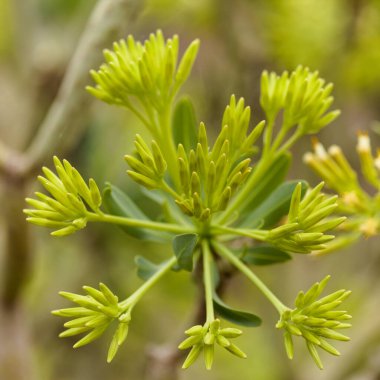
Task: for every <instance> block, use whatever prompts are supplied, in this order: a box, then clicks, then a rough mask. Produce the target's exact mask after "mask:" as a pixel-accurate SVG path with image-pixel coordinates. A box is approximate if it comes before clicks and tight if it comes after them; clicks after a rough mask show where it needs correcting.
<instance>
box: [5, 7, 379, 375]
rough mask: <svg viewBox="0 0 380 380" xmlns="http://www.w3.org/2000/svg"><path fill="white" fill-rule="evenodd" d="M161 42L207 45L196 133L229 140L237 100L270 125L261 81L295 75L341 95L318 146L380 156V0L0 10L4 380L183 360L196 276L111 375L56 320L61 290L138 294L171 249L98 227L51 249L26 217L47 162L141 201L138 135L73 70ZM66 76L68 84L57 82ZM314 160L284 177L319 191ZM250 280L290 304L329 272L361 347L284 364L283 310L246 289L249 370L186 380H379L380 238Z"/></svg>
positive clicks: (133, 336)
mask: <svg viewBox="0 0 380 380" xmlns="http://www.w3.org/2000/svg"><path fill="white" fill-rule="evenodd" d="M106 3H107V4H106ZM123 3H125V4H124V5H123ZM102 7H103V8H102ZM107 7H108V8H109V9H108V8H107ZM117 7H121V8H122V7H124V8H123V9H122V10H121V9H118V8H117ZM102 12H103V13H102ZM107 12H108V13H107ZM115 15H116V16H115ZM117 17H118V18H117ZM89 19H90V20H92V22H90V24H89V23H88V20H89ZM91 28H92V29H91ZM102 28H105V29H106V31H103V29H102ZM107 28H108V29H107ZM157 28H160V29H162V30H163V32H164V34H165V36H166V37H169V36H171V35H173V34H178V35H179V36H180V41H181V49H182V51H183V49H184V48H185V46H186V45H187V44H188V43H189V42H190V41H191V40H193V39H195V38H200V40H201V49H200V52H199V56H198V60H197V61H196V64H195V67H194V70H193V74H192V76H191V78H190V80H189V81H188V83H187V85H186V86H185V89H184V92H186V93H188V94H189V95H191V97H192V98H193V99H194V100H195V106H196V111H197V118H198V120H199V121H204V122H205V123H206V125H208V126H209V127H211V128H214V129H215V130H216V129H217V128H219V127H220V121H221V115H222V112H223V110H224V107H225V105H226V104H227V103H228V101H229V97H230V95H231V94H232V93H234V94H236V95H237V96H239V97H240V96H243V97H244V98H245V99H246V102H247V103H248V104H250V105H251V107H252V109H253V121H254V122H257V121H259V120H261V118H263V115H262V113H261V111H260V109H259V84H260V74H261V72H262V70H264V69H269V70H276V71H278V72H281V71H282V70H285V69H287V70H292V69H294V68H295V67H296V66H297V65H299V64H302V65H306V66H309V67H310V68H311V69H312V70H319V71H320V73H321V76H322V77H323V78H326V79H327V80H328V81H331V82H333V83H334V84H335V90H334V94H335V99H336V100H335V104H336V106H337V108H339V109H341V110H342V116H341V117H339V118H338V120H337V121H335V122H334V124H333V125H331V126H329V127H328V128H327V129H326V130H324V131H323V132H322V133H321V134H320V136H319V138H320V140H321V141H322V142H323V143H324V144H325V145H331V144H333V143H337V144H339V145H340V146H341V147H342V148H343V149H344V150H345V152H346V154H347V156H348V157H349V159H350V160H351V162H352V164H353V165H354V167H357V166H358V162H357V161H356V155H355V149H354V148H355V144H356V132H357V131H358V130H368V131H370V134H371V138H372V142H373V145H374V146H379V145H380V141H379V140H380V139H379V137H378V135H377V134H376V130H378V129H377V126H378V124H377V121H378V120H380V1H379V0H287V1H282V0H236V1H229V0H146V1H143V0H139V1H133V0H129V1H122V0H119V1H113V0H103V1H100V2H99V3H98V2H97V1H95V0H55V1H49V0H28V1H24V0H0V136H1V138H0V140H1V144H0V161H1V185H0V186H1V189H0V190H1V195H0V197H1V201H2V203H1V205H2V207H1V214H0V217H1V225H0V227H1V228H0V249H1V251H0V269H1V272H0V297H1V298H0V308H1V313H0V380H21V379H23V380H24V379H25V380H69V379H70V380H87V379H91V380H100V379H102V380H103V379H107V380H121V379H129V380H140V379H149V380H153V379H155V374H154V372H155V371H156V369H154V368H153V369H152V368H151V365H150V356H151V355H152V353H154V352H156V351H157V349H158V350H163V351H164V350H165V347H167V346H168V347H171V346H172V345H174V346H175V345H176V344H177V342H178V341H179V340H180V339H182V337H183V331H184V330H185V328H186V327H187V326H188V324H189V321H190V320H191V317H192V313H193V307H192V300H194V299H195V298H196V290H195V286H194V284H192V283H191V281H189V280H190V276H189V275H188V274H185V273H180V274H172V275H169V276H168V278H166V279H165V281H162V282H161V283H160V284H159V285H158V286H157V287H156V288H154V290H153V291H152V292H150V293H149V295H148V296H146V298H145V299H144V300H143V301H142V302H141V303H140V304H139V306H138V307H137V308H136V312H135V314H134V318H133V321H132V324H131V328H130V333H129V336H128V339H127V342H126V343H125V344H124V346H123V347H122V348H121V350H120V351H119V353H118V355H117V356H116V358H115V360H114V361H113V363H112V364H111V365H107V364H106V361H105V357H106V350H107V345H108V342H109V339H110V337H109V336H107V334H106V336H104V337H103V338H101V339H100V340H99V341H96V342H94V343H93V344H91V345H89V346H86V347H84V348H81V349H79V350H75V351H74V350H73V349H72V347H71V346H72V344H73V343H74V340H70V339H65V340H61V339H59V338H58V336H57V335H58V334H59V332H60V331H61V329H62V320H61V319H60V318H56V317H53V316H52V315H51V314H50V311H51V310H53V309H57V308H61V307H66V306H65V305H67V307H68V306H69V305H68V304H66V303H65V300H63V299H61V297H59V296H58V291H60V290H67V291H73V292H79V291H80V288H81V286H82V285H84V284H86V285H91V286H96V285H97V284H98V282H99V281H102V282H104V283H106V284H107V285H109V286H110V288H111V289H113V290H114V291H115V293H116V294H119V295H124V294H125V295H126V294H128V293H129V292H130V291H132V290H133V289H135V288H136V287H137V286H138V285H139V284H140V280H139V279H138V278H137V276H136V273H135V267H134V263H133V257H134V256H135V255H136V254H141V253H144V254H145V255H146V256H147V257H149V258H151V259H152V260H159V259H160V258H163V257H166V256H168V254H169V249H170V247H166V246H162V245H156V244H155V245H153V244H149V243H145V242H141V241H138V240H136V239H133V238H131V237H128V236H127V235H125V234H123V232H122V231H120V230H118V229H117V228H114V227H112V226H104V225H89V226H88V228H86V230H84V231H81V232H78V233H76V234H75V235H71V236H69V237H67V238H62V239H57V238H51V237H50V236H49V232H48V231H47V230H45V229H39V228H37V227H31V228H29V226H27V225H26V223H25V221H24V216H23V215H22V211H21V210H22V208H24V207H25V204H24V201H23V198H24V197H25V196H26V195H28V194H29V195H30V194H31V193H32V192H33V191H35V190H37V189H38V187H37V185H36V183H35V182H36V181H35V180H34V178H35V175H36V174H37V173H38V170H39V167H40V166H41V165H47V166H51V164H52V154H53V152H54V153H56V154H58V155H60V156H61V157H62V158H68V159H69V160H70V161H71V162H72V163H73V164H75V166H76V167H77V168H78V169H79V171H80V172H81V173H82V174H83V176H84V177H85V178H86V177H90V176H91V177H93V178H94V179H95V180H96V181H97V183H99V184H104V183H105V181H110V182H112V183H114V184H116V185H118V186H120V187H122V188H123V189H124V190H125V191H127V192H128V194H130V195H131V196H132V197H134V198H135V199H136V201H137V202H138V201H139V198H138V193H137V189H136V186H135V185H134V184H132V183H131V182H130V181H129V180H128V178H127V176H126V174H125V170H126V165H125V163H124V160H123V156H124V154H126V153H127V152H130V151H131V149H132V144H131V143H132V138H133V135H134V134H135V133H136V131H140V130H141V125H140V124H139V122H138V121H137V120H136V119H135V118H134V117H133V116H131V115H130V114H129V113H128V112H126V111H124V110H121V109H118V108H116V107H111V106H108V105H105V104H102V103H101V102H100V101H97V100H95V99H91V98H90V95H87V94H86V93H85V91H84V85H85V84H86V83H91V78H90V76H89V75H87V74H85V75H82V77H81V78H82V79H81V80H79V81H76V79H75V75H74V77H73V75H72V74H73V72H74V73H75V68H74V69H73V65H71V64H70V62H72V59H73V57H74V61H75V62H74V63H75V64H76V65H78V64H82V66H83V65H84V66H85V68H84V69H85V72H86V73H87V72H88V69H89V68H96V67H97V66H98V64H99V63H100V62H101V59H102V58H101V50H102V49H103V48H106V47H110V46H111V43H112V40H113V39H116V38H120V37H122V36H126V35H127V34H129V33H130V34H133V35H134V36H135V37H136V39H140V40H143V39H145V38H146V37H147V36H148V35H149V33H150V32H154V31H155V30H156V29H157ZM89 29H90V31H89ZM85 30H87V32H85ZM103 32H104V36H103V37H99V36H98V34H101V33H103ZM86 33H87V34H86ZM81 36H82V37H81ZM86 38H88V41H89V42H88V43H86V41H87V40H86ZM94 41H95V42H94ZM90 42H91V43H93V45H94V46H95V47H96V49H95V51H93V52H92V53H91V54H92V55H86V54H87V53H86V54H84V53H83V52H84V51H85V50H86V49H84V48H83V46H85V47H87V48H88V49H90V48H93V47H94V46H93V45H91V44H90ZM78 44H79V45H80V46H81V49H82V50H81V51H78V50H77V46H78ZM81 52H82V53H81ZM81 54H82V55H81ZM89 54H90V53H89ZM86 59H88V62H87V61H86ZM84 61H85V62H84ZM86 64H88V65H89V66H88V67H87V66H86ZM74 66H75V65H74ZM65 72H67V73H70V75H71V77H70V76H69V77H68V76H66V77H65V79H64V80H63V78H64V76H65ZM73 78H74V79H73ZM70 80H71V82H70ZM65 81H66V84H67V83H68V85H67V86H66V87H64V88H63V89H61V90H60V92H59V96H58V103H59V99H61V100H62V99H64V100H65V99H66V100H67V99H68V101H69V102H71V108H70V109H69V110H66V111H67V112H66V114H65V113H64V112H63V113H62V114H60V113H59V112H58V113H57V112H55V113H54V109H53V110H52V108H51V105H52V104H53V102H54V101H55V99H57V98H56V97H57V94H58V91H59V88H60V85H61V83H65ZM82 82H83V83H82ZM70 86H71V87H70ZM76 86H77V87H76ZM72 88H74V90H75V91H73V93H71V92H70V91H71V89H72ZM54 104H55V105H56V104H57V101H56V102H55V103H54ZM60 117H61V118H62V119H63V122H62V123H61V124H62V125H60V123H59V122H57V120H58V119H59V118H60ZM54 123H55V124H54ZM52 125H53V126H54V125H55V128H56V129H54V127H51V126H52ZM49 126H50V129H49ZM43 128H46V129H47V130H50V131H52V132H51V136H50V139H46V140H44V139H43V138H41V136H40V135H39V134H38V132H39V131H41V130H42V129H43ZM36 140H37V143H36ZM31 147H32V148H31ZM309 149H310V141H309V139H307V138H305V139H304V140H302V141H301V142H300V143H299V144H297V146H296V147H295V149H294V150H293V153H294V161H293V166H292V169H291V172H290V174H289V178H292V179H296V178H305V179H306V180H308V181H309V182H310V183H311V184H316V183H317V181H318V179H317V178H316V177H315V176H313V174H312V173H311V172H310V170H308V169H307V168H306V167H305V166H304V165H303V163H302V155H303V154H304V153H305V152H306V151H307V150H309ZM17 152H26V154H24V155H22V154H21V155H19V154H18V153H17ZM28 152H29V153H30V152H31V157H32V158H31V159H30V158H29V156H28ZM33 154H34V156H33ZM25 157H26V158H25ZM29 159H30V160H31V161H29ZM28 165H29V166H28ZM23 167H24V168H25V167H27V168H28V170H27V169H22V168H23ZM20 168H21V169H20ZM141 206H142V207H143V208H145V209H146V210H148V212H150V213H152V214H154V213H157V211H158V210H155V208H154V205H153V204H149V203H146V202H144V204H142V205H141ZM256 272H257V273H258V275H260V276H261V277H262V279H263V280H264V281H265V282H266V283H267V284H268V285H270V287H271V288H272V289H273V291H274V292H275V293H276V294H277V295H278V296H279V297H280V299H282V300H283V301H284V302H285V303H287V304H288V305H292V303H293V300H294V298H295V296H296V293H297V292H298V291H299V290H300V289H304V290H305V289H307V288H308V287H309V286H310V285H311V284H312V283H314V282H316V281H318V280H320V279H322V278H323V277H324V276H325V275H326V274H329V273H330V274H332V279H331V281H330V284H329V289H330V291H333V290H335V289H340V288H348V289H351V290H352V291H353V294H352V296H351V297H350V299H349V300H348V301H347V303H346V308H347V309H348V310H350V312H351V314H352V315H353V316H354V318H353V328H352V329H351V331H350V332H349V334H348V335H350V336H351V337H352V341H351V342H350V343H345V344H340V345H338V349H339V350H340V351H341V353H342V356H341V357H339V358H335V357H330V355H327V354H326V355H324V354H323V353H322V359H323V362H324V363H325V367H326V369H325V370H324V371H322V372H321V371H319V370H318V369H317V368H316V367H315V365H314V363H313V362H312V359H311V358H310V357H309V354H308V352H307V349H306V347H305V345H304V344H303V342H297V343H299V344H297V345H296V351H295V358H294V360H293V361H289V360H288V359H287V358H286V354H285V351H284V348H283V342H282V333H281V332H279V331H277V330H276V329H275V328H274V325H275V323H276V321H277V319H278V318H277V317H278V316H277V314H276V311H275V310H274V309H273V308H272V307H271V305H270V304H268V302H267V301H266V300H265V299H264V298H263V297H262V296H261V295H260V294H259V293H258V292H257V290H256V289H255V288H253V287H252V286H251V285H250V284H248V283H247V281H245V279H244V278H241V277H239V278H235V279H233V281H232V282H231V284H230V286H229V287H228V289H227V295H226V297H227V300H230V301H231V302H232V303H233V304H234V305H236V306H241V307H244V308H245V309H250V310H252V311H253V312H255V313H257V314H258V315H260V316H261V317H262V318H263V321H264V323H263V325H262V327H260V328H255V329H249V328H245V329H244V330H245V331H244V334H243V336H242V337H241V338H240V342H239V347H241V348H242V349H243V350H244V351H245V352H246V353H247V354H248V359H247V360H245V361H242V360H240V359H237V358H235V357H233V356H232V355H229V354H227V353H224V352H222V350H218V352H217V353H216V359H215V364H214V368H213V370H212V371H211V372H206V370H205V369H204V366H203V362H202V361H201V360H199V361H198V362H197V363H196V364H195V365H194V366H193V367H191V368H190V369H189V370H187V371H183V372H180V374H179V377H178V379H181V380H187V379H193V378H198V379H207V380H217V379H218V380H229V379H231V378H232V377H233V376H236V377H237V378H239V379H242V380H253V379H254V380H314V379H324V380H325V379H326V380H327V379H328V380H347V379H349V380H376V379H380V315H379V314H380V313H379V310H380V282H379V274H380V245H379V239H378V238H376V237H375V238H371V239H368V240H365V241H364V240H363V241H361V242H360V243H359V244H356V245H354V246H352V247H351V248H349V249H345V250H344V251H341V252H339V253H335V254H331V255H330V256H326V257H322V258H312V257H305V256H295V257H294V260H292V261H291V262H289V263H286V264H284V265H275V266H272V267H263V268H257V269H256ZM157 347H159V348H157ZM162 347H163V348H162ZM157 371H158V370H157ZM165 380H171V379H170V378H169V377H167V378H166V379H165Z"/></svg>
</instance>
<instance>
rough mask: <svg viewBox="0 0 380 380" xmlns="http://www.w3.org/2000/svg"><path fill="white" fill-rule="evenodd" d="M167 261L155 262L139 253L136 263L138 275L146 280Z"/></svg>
mask: <svg viewBox="0 0 380 380" xmlns="http://www.w3.org/2000/svg"><path fill="white" fill-rule="evenodd" d="M165 263H166V261H164V262H162V263H160V264H155V263H153V262H152V261H150V260H148V259H146V258H145V257H143V256H140V255H138V256H136V257H135V264H136V265H137V275H138V276H139V277H140V278H141V279H142V280H144V281H146V280H148V279H149V278H150V277H152V276H153V275H154V274H155V273H156V272H157V271H158V270H159V269H160V268H161V267H162V265H164V264H165Z"/></svg>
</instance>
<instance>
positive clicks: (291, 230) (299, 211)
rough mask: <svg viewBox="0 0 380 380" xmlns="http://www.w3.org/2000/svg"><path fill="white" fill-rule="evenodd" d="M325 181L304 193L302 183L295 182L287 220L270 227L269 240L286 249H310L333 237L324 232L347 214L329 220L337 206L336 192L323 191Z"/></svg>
mask: <svg viewBox="0 0 380 380" xmlns="http://www.w3.org/2000/svg"><path fill="white" fill-rule="evenodd" d="M323 185H324V183H323V182H321V183H320V184H319V185H317V186H316V187H315V188H313V189H311V190H310V191H309V192H308V193H307V194H306V195H305V197H304V198H303V199H302V197H301V189H302V185H301V183H298V185H297V186H296V188H295V190H294V192H293V195H292V198H291V202H290V207H289V213H288V220H287V223H286V224H284V225H282V226H279V227H276V228H274V229H272V230H270V231H269V233H268V237H267V238H266V241H268V242H270V243H271V244H273V245H274V246H277V247H279V248H281V249H283V250H285V251H287V252H297V253H310V252H312V251H318V250H322V249H325V248H326V245H325V244H326V243H328V242H330V241H331V240H333V239H334V236H333V235H327V234H325V232H326V231H328V230H332V229H334V228H335V227H337V226H338V225H339V224H341V223H343V222H344V221H345V219H346V218H345V217H334V218H331V219H329V220H326V217H328V216H329V215H331V214H332V213H333V212H334V211H335V210H336V208H337V207H338V205H337V203H336V200H337V197H336V196H332V197H328V196H326V195H324V194H323V193H321V190H322V187H323Z"/></svg>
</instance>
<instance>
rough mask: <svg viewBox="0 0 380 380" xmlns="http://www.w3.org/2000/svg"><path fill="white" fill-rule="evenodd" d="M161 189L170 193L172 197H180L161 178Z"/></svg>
mask: <svg viewBox="0 0 380 380" xmlns="http://www.w3.org/2000/svg"><path fill="white" fill-rule="evenodd" d="M161 189H162V190H163V191H166V192H167V193H168V194H170V195H171V196H172V197H173V198H174V199H181V196H180V195H179V194H178V193H177V192H176V191H175V190H173V189H172V188H171V187H170V186H169V185H168V184H167V182H166V181H164V180H162V181H161Z"/></svg>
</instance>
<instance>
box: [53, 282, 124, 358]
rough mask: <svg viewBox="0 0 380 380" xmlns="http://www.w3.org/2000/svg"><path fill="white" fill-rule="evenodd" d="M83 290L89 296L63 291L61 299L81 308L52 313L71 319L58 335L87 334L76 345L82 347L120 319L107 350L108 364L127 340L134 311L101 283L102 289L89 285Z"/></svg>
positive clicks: (61, 336)
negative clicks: (121, 302)
mask: <svg viewBox="0 0 380 380" xmlns="http://www.w3.org/2000/svg"><path fill="white" fill-rule="evenodd" d="M83 289H84V290H85V291H86V292H87V295H80V294H75V293H69V292H60V295H61V296H62V297H65V298H66V299H68V300H69V301H72V302H74V303H76V304H77V305H79V306H78V307H71V308H67V309H61V310H55V311H53V312H52V314H54V315H56V316H59V317H65V318H72V319H71V320H70V321H69V322H66V323H65V324H64V327H65V328H66V330H65V331H64V332H62V333H61V334H60V335H59V336H60V338H66V337H71V336H75V335H79V334H84V333H85V334H86V335H85V336H84V337H83V338H81V339H80V340H78V341H77V342H76V343H75V344H74V348H79V347H82V346H84V345H86V344H89V343H91V342H93V341H94V340H95V339H98V338H99V337H100V336H101V335H102V334H103V333H104V332H105V331H106V330H107V328H108V327H109V326H110V324H111V323H112V322H113V321H114V320H118V321H119V324H118V326H117V328H116V331H115V333H114V335H113V338H112V341H111V344H110V346H109V350H108V356H107V361H108V362H111V360H112V359H113V358H114V356H115V355H116V352H117V350H118V348H119V347H120V346H121V345H122V343H123V342H124V341H125V339H126V338H127V335H128V324H129V322H130V320H131V314H130V312H131V310H130V309H129V310H126V309H125V308H123V307H122V304H120V303H119V300H118V297H117V296H116V295H114V294H113V293H112V291H111V290H110V289H109V288H108V287H107V286H106V285H104V284H102V283H100V284H99V290H98V289H95V288H92V287H90V286H84V287H83Z"/></svg>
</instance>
